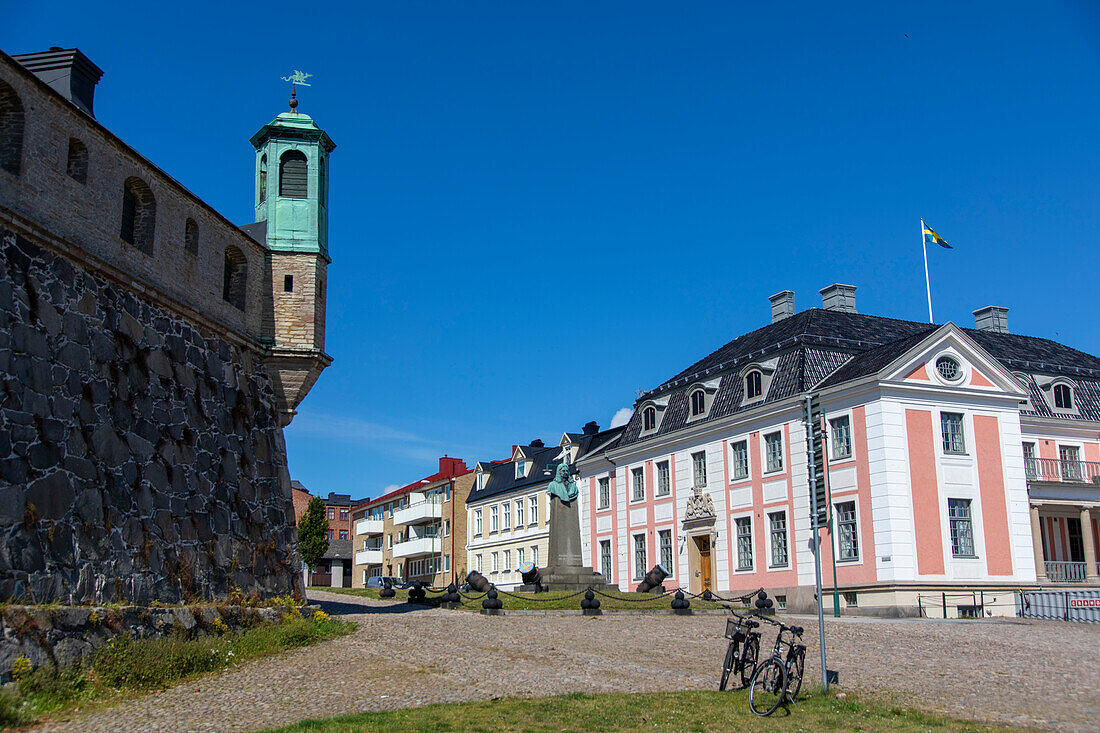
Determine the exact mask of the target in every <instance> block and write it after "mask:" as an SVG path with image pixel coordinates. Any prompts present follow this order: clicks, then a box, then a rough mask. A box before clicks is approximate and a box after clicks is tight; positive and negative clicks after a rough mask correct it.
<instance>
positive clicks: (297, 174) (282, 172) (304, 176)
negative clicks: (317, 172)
mask: <svg viewBox="0 0 1100 733" xmlns="http://www.w3.org/2000/svg"><path fill="white" fill-rule="evenodd" d="M308 194H309V162H308V161H307V160H306V156H305V154H304V153H302V152H300V151H298V150H288V151H287V152H285V153H283V157H282V158H281V159H280V160H279V195H280V196H282V197H284V198H289V199H304V198H305V197H306V196H307V195H308Z"/></svg>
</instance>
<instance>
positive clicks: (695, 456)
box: [691, 449, 708, 489]
mask: <svg viewBox="0 0 1100 733" xmlns="http://www.w3.org/2000/svg"><path fill="white" fill-rule="evenodd" d="M700 459H702V460H701V461H700ZM700 466H701V467H702V476H700V475H699V474H700ZM707 484H708V478H707V451H706V449H704V450H699V451H695V452H694V453H692V454H691V485H692V486H693V487H694V488H697V489H705V488H707Z"/></svg>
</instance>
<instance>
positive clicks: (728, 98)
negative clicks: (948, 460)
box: [0, 0, 1100, 496]
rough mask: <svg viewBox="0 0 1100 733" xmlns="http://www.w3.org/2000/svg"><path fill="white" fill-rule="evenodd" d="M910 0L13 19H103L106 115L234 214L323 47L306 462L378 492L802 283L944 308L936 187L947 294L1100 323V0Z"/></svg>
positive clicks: (107, 11) (474, 451) (597, 403)
mask: <svg viewBox="0 0 1100 733" xmlns="http://www.w3.org/2000/svg"><path fill="white" fill-rule="evenodd" d="M900 5H901V4H900V3H881V2H868V3H847V4H845V3H830V4H828V7H826V6H825V5H824V4H821V3H802V2H793V3H791V2H788V3H782V4H779V3H752V4H749V3H737V4H735V3H690V4H689V3H671V2H663V3H659V2H642V1H635V0H631V1H630V2H625V1H624V2H578V1H574V0H566V1H562V2H504V1H503V0H502V1H500V2H449V3H439V2H423V1H419V0H407V1H403V2H384V3H383V2H360V3H348V4H341V3H331V4H326V5H309V4H302V3H296V4H290V3H278V2H273V3H266V4H263V5H260V4H257V5H255V6H254V7H247V6H245V5H244V4H240V5H239V6H238V4H233V3H219V4H216V5H215V4H209V3H202V2H198V3H190V4H179V3H174V4H173V3H169V4H157V3H141V4H140V5H138V4H132V3H114V4H111V3H108V4H104V3H94V4H88V3H77V2H65V1H62V2H52V3H44V4H37V6H34V4H31V3H22V4H20V7H18V8H13V9H7V10H6V12H5V22H4V23H3V25H2V26H0V47H2V48H3V49H4V50H5V51H7V52H9V53H24V52H29V51H35V50H42V49H45V48H47V47H49V46H51V45H59V46H65V47H69V46H78V47H79V48H81V49H82V50H83V51H84V52H85V53H87V54H88V55H89V57H91V59H92V60H93V61H94V62H96V63H97V64H98V65H99V66H101V67H102V68H103V69H104V70H105V71H106V74H105V76H104V77H103V80H102V81H101V82H100V85H99V87H98V89H97V92H96V111H97V115H98V118H99V120H100V121H101V122H103V123H104V124H106V125H107V126H108V127H109V128H111V129H112V130H113V131H115V132H116V133H118V134H119V135H120V136H121V137H122V138H123V139H125V140H127V141H128V142H129V143H130V144H132V145H133V146H134V147H135V148H137V149H138V150H139V151H141V152H142V153H143V154H145V155H146V156H148V157H149V158H150V159H152V160H153V161H154V162H156V163H157V164H159V165H160V166H161V167H163V168H164V169H165V170H167V171H168V172H169V173H171V174H172V175H174V176H175V177H177V178H178V179H179V180H180V181H181V182H182V183H184V184H185V185H186V186H188V187H189V188H191V189H192V190H193V191H195V192H196V193H197V194H199V195H200V196H202V197H204V198H205V199H206V200H207V201H209V202H210V203H211V204H212V205H213V206H215V207H216V208H218V209H219V210H220V211H222V212H223V213H224V214H226V215H227V216H228V217H229V218H230V219H232V220H234V221H238V222H241V223H246V222H249V221H251V217H252V211H251V204H252V178H251V175H252V164H253V163H252V161H253V153H252V149H251V146H250V145H249V144H248V138H249V136H250V135H251V134H252V133H253V132H255V131H256V130H257V129H258V128H259V127H260V126H261V125H263V124H264V123H265V122H267V121H268V120H269V119H270V118H272V117H273V116H274V115H276V114H277V113H279V112H280V111H282V110H284V109H285V100H286V98H287V89H286V85H285V84H284V83H283V82H282V81H280V79H279V77H280V76H284V75H287V74H289V73H290V71H291V70H292V69H303V70H305V71H308V72H311V73H313V74H314V78H313V79H311V80H310V81H312V82H313V83H314V84H313V86H311V87H309V88H308V89H303V90H302V91H301V93H300V95H299V99H300V100H301V107H300V108H299V109H300V110H301V111H303V112H307V113H308V114H310V115H312V116H313V117H314V118H315V119H316V120H317V122H318V123H319V124H320V125H321V126H323V127H324V128H325V129H326V130H327V131H328V132H329V134H330V135H331V136H332V138H333V140H335V141H336V143H337V149H336V151H335V153H334V155H333V159H332V166H331V175H332V178H331V193H330V203H331V221H330V248H331V252H332V256H333V263H332V265H331V267H330V269H329V303H328V342H327V349H328V351H329V353H331V354H332V355H333V356H334V357H335V363H334V364H333V365H332V366H331V367H330V368H329V369H328V370H327V371H326V372H325V373H324V374H323V375H322V377H321V379H320V381H319V382H318V384H317V386H315V387H314V389H313V391H312V392H311V393H310V395H309V397H308V398H307V399H306V401H305V402H304V403H303V404H302V406H301V408H300V411H299V415H298V416H297V417H296V418H295V420H294V422H293V424H291V426H290V427H289V428H288V429H287V432H286V435H287V444H288V450H289V457H290V469H291V474H292V475H293V476H294V477H295V478H298V479H300V480H302V481H303V482H304V483H305V484H306V485H307V486H308V487H309V488H310V489H311V490H313V491H314V492H315V493H316V492H321V493H327V492H328V491H340V492H345V493H351V494H354V495H356V496H367V495H369V496H375V495H377V494H379V493H380V492H381V491H382V490H383V489H384V488H385V487H387V486H390V485H394V484H404V483H408V482H410V481H412V480H414V479H417V478H419V477H420V476H422V475H424V474H428V473H431V472H433V471H434V470H435V461H436V458H437V457H438V456H440V455H442V454H443V453H447V454H449V455H452V456H460V457H463V458H466V459H467V461H468V462H469V463H470V464H471V465H472V464H473V463H474V462H475V461H477V460H484V459H495V458H501V457H504V456H506V455H507V454H508V452H509V450H510V447H511V445H512V444H513V443H517V442H527V441H529V440H531V439H533V438H536V437H541V438H543V439H544V440H548V441H549V440H556V439H557V438H558V437H559V436H560V434H561V433H562V432H563V431H564V430H578V429H579V428H580V426H581V425H582V424H584V423H585V422H586V421H588V420H593V419H594V420H597V421H598V422H600V424H601V425H603V426H607V425H608V424H609V423H610V421H611V418H612V416H613V415H614V414H615V412H616V411H617V410H619V409H620V408H623V407H626V406H629V405H630V404H631V403H632V401H633V399H634V393H635V390H637V389H639V388H649V387H653V386H655V385H656V384H658V383H660V382H661V381H663V380H664V379H666V378H667V377H669V376H671V375H672V374H674V373H676V372H677V371H679V370H680V369H682V368H683V367H684V366H686V365H688V364H690V363H691V362H693V361H695V360H696V359H698V358H699V357H701V356H703V355H705V354H706V353H709V352H710V351H711V350H713V349H714V348H716V347H718V346H720V345H721V344H723V343H725V342H726V341H728V340H729V339H731V338H733V337H734V336H736V335H738V334H740V333H743V332H745V331H748V330H751V329H754V328H757V327H759V326H761V325H764V324H765V323H766V322H767V320H768V316H769V308H768V302H767V296H769V295H771V294H772V293H775V292H777V291H779V290H782V289H784V288H790V289H792V290H794V291H795V293H796V304H797V307H798V308H799V309H804V308H807V307H810V306H818V305H820V297H819V295H818V292H817V291H818V290H819V289H820V288H822V287H824V286H825V285H828V284H830V283H832V282H837V281H840V282H847V283H852V284H855V285H856V286H858V288H859V290H858V292H857V302H858V305H859V309H860V310H861V311H862V312H866V313H874V314H880V315H889V316H893V317H897V318H908V319H913V320H924V319H926V318H927V306H926V302H925V292H924V273H923V269H922V263H921V248H920V233H919V218H920V217H921V216H923V217H925V219H926V220H927V221H928V222H929V223H930V224H931V225H932V226H934V227H935V228H936V230H937V231H938V232H939V233H940V234H941V235H942V236H943V237H945V238H946V239H947V240H948V241H949V242H951V243H952V244H953V245H954V246H955V249H954V250H951V251H946V250H942V249H939V248H933V250H930V251H929V259H930V263H929V264H930V267H931V271H932V289H933V292H932V294H933V300H934V305H935V310H936V320H937V321H938V322H943V321H946V320H951V321H954V322H956V323H958V324H960V325H965V326H970V325H972V324H973V317H972V316H971V311H972V310H974V309H976V308H979V307H981V306H985V305H989V304H997V305H1005V306H1008V307H1009V308H1010V312H1009V324H1010V327H1011V328H1012V330H1013V331H1015V332H1019V333H1028V334H1032V335H1039V336H1046V337H1050V338H1056V339H1058V340H1060V341H1062V342H1064V343H1067V344H1069V345H1071V346H1074V347H1076V348H1079V349H1082V350H1084V351H1089V352H1091V353H1094V354H1095V353H1100V329H1098V328H1097V316H1096V314H1097V307H1096V302H1097V300H1096V292H1097V275H1098V274H1100V255H1098V253H1097V245H1098V243H1100V204H1098V202H1100V165H1098V162H1100V161H1098V160H1097V157H1098V150H1100V146H1098V143H1097V135H1096V120H1097V119H1100V42H1098V40H1097V39H1098V38H1100V33H1098V31H1100V6H1098V5H1097V4H1096V3H1093V2H1089V1H1087V0H1080V1H1079V2H1050V3H1019V2H995V3H977V2H974V3H957V2H947V3H937V2H923V3H913V4H912V7H910V8H903V7H899V6H900Z"/></svg>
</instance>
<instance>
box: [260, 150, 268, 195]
mask: <svg viewBox="0 0 1100 733" xmlns="http://www.w3.org/2000/svg"><path fill="white" fill-rule="evenodd" d="M264 201H267V153H264V154H263V155H262V156H260V203H261V204H262V203H263V202H264Z"/></svg>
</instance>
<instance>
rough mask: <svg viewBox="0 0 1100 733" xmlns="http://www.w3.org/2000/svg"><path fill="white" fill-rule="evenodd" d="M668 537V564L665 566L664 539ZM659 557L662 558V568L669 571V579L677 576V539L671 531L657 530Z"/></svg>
mask: <svg viewBox="0 0 1100 733" xmlns="http://www.w3.org/2000/svg"><path fill="white" fill-rule="evenodd" d="M666 535H667V536H668V564H665V545H664V538H665V536H666ZM657 556H658V557H659V558H661V566H662V567H663V568H664V569H665V570H666V571H668V577H670V578H672V577H675V575H676V537H675V535H674V534H673V532H672V530H671V529H659V530H657Z"/></svg>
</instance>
